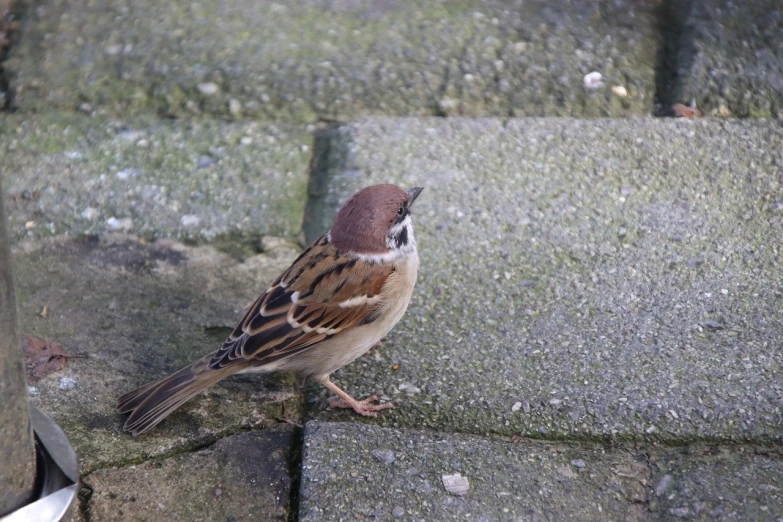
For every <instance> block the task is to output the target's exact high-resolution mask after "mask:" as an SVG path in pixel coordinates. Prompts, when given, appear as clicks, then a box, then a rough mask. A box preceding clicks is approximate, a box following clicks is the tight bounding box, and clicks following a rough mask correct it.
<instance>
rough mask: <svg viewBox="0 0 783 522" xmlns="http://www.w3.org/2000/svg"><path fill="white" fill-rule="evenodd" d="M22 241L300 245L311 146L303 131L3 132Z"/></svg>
mask: <svg viewBox="0 0 783 522" xmlns="http://www.w3.org/2000/svg"><path fill="white" fill-rule="evenodd" d="M2 124H3V125H2V129H3V130H2V134H0V156H1V157H2V158H3V169H4V171H3V172H4V175H5V179H6V182H5V185H6V187H5V188H6V192H7V197H8V200H7V201H8V203H7V208H8V213H9V219H10V228H11V233H12V235H13V236H15V237H17V238H19V237H27V236H42V235H54V234H62V233H69V234H78V233H102V232H106V231H113V230H114V231H116V230H123V231H126V232H132V233H137V234H141V235H143V236H145V237H147V238H155V237H183V238H190V239H200V238H206V239H210V238H214V237H215V236H216V235H221V234H229V235H236V236H255V237H257V236H260V235H267V234H269V235H274V236H286V237H289V238H293V237H296V236H297V235H298V233H299V230H300V226H301V223H302V212H303V209H304V204H305V195H306V186H307V178H308V175H307V162H308V161H309V158H310V155H311V151H310V146H311V144H312V137H311V136H310V134H309V133H308V132H307V131H306V129H305V128H304V127H303V126H291V125H269V124H265V125H261V124H257V123H252V122H251V123H248V122H245V123H225V122H217V121H156V120H149V119H137V120H122V121H116V120H105V119H101V118H88V117H86V116H83V115H79V114H76V113H70V114H66V113H61V114H46V115H43V116H38V117H30V116H23V117H22V116H13V117H7V118H6V119H5V121H3V122H2Z"/></svg>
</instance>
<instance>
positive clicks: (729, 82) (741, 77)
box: [672, 0, 783, 118]
mask: <svg viewBox="0 0 783 522" xmlns="http://www.w3.org/2000/svg"><path fill="white" fill-rule="evenodd" d="M673 5H675V6H678V8H677V9H675V12H676V16H677V17H679V18H680V21H681V22H684V23H683V26H682V30H681V34H680V35H679V47H678V50H677V52H676V53H675V54H674V59H675V60H676V72H677V76H676V77H675V78H672V81H673V83H674V84H675V86H676V87H675V92H676V97H677V99H676V100H672V101H678V102H680V103H685V104H690V103H695V105H696V106H697V107H698V108H699V109H700V110H701V111H702V112H704V113H705V114H707V115H711V116H724V117H726V116H733V117H741V118H783V38H781V34H783V5H782V4H781V3H780V1H779V0H746V1H744V2H733V1H731V0H693V1H691V2H682V3H677V2H674V3H673Z"/></svg>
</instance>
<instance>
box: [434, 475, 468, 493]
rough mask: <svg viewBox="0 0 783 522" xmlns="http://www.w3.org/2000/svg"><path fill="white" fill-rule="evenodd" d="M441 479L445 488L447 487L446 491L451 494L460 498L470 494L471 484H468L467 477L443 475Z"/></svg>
mask: <svg viewBox="0 0 783 522" xmlns="http://www.w3.org/2000/svg"><path fill="white" fill-rule="evenodd" d="M441 479H442V480H443V487H445V488H446V491H447V492H449V493H450V494H452V495H456V496H458V497H463V496H465V495H467V494H468V489H470V484H469V483H468V478H467V477H463V476H462V475H460V474H459V473H455V474H453V475H442V476H441Z"/></svg>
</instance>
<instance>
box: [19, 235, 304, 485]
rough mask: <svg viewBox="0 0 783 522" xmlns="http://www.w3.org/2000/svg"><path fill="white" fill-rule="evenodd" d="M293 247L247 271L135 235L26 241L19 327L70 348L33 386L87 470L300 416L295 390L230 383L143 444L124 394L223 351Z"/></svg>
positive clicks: (271, 383) (273, 383)
mask: <svg viewBox="0 0 783 522" xmlns="http://www.w3.org/2000/svg"><path fill="white" fill-rule="evenodd" d="M295 255H296V250H295V249H293V248H292V247H291V246H289V245H287V244H286V243H281V244H279V246H277V248H271V247H270V248H269V251H268V253H267V254H263V255H257V256H253V257H250V258H248V259H246V260H245V261H244V262H237V261H235V260H234V259H232V258H231V257H229V256H228V255H226V254H223V253H220V252H218V251H216V250H214V249H213V248H212V247H198V248H189V247H184V246H182V245H180V244H178V243H175V242H172V241H167V240H162V241H158V242H155V243H152V244H146V243H144V242H140V241H139V240H138V239H136V238H134V237H132V236H124V235H119V236H118V235H109V236H106V237H104V238H101V239H100V240H98V239H92V238H74V239H69V238H53V239H47V240H37V241H34V242H25V243H21V244H20V245H19V246H18V248H17V249H16V252H15V255H14V275H15V277H16V283H17V298H18V302H19V318H20V323H21V330H22V332H23V333H25V334H29V335H34V336H36V337H40V338H43V339H47V340H50V341H52V342H55V343H58V344H60V345H61V346H62V347H63V349H64V350H65V351H66V352H67V353H69V354H70V355H78V354H81V355H86V358H72V359H69V360H68V362H67V364H66V366H65V368H63V369H62V370H60V371H58V372H56V373H53V374H50V375H47V376H45V377H43V378H41V379H40V380H38V381H35V382H31V383H30V394H31V396H32V400H33V401H34V403H35V404H36V405H38V406H39V407H41V408H42V409H43V410H44V411H45V412H46V413H48V414H49V415H51V416H52V417H53V418H54V419H55V421H56V422H57V423H58V424H59V425H60V426H61V427H62V428H63V430H64V431H65V433H66V434H67V435H68V438H69V439H70V441H71V443H72V444H73V446H74V449H75V450H76V453H77V455H78V456H79V464H80V470H81V471H82V473H86V472H89V471H91V470H93V469H96V468H100V467H106V466H112V465H126V464H129V463H136V462H141V461H143V460H146V459H148V458H150V457H157V456H164V455H168V454H171V453H172V452H178V451H183V450H188V449H191V448H194V447H199V446H201V445H203V444H206V443H209V442H210V441H213V440H214V439H216V438H220V437H222V436H225V435H227V434H232V433H235V432H237V431H241V430H245V429H249V428H261V427H266V426H269V425H271V424H275V423H277V422H278V421H279V420H281V419H294V420H295V419H297V418H298V415H299V399H298V398H297V396H296V393H295V389H294V383H291V382H288V381H286V380H284V379H281V378H260V377H258V376H243V377H232V378H229V379H227V380H226V381H223V382H221V383H219V384H217V385H216V386H214V387H212V388H210V389H209V390H208V391H206V392H205V393H204V394H202V395H201V396H199V397H197V398H195V399H193V400H192V401H190V402H189V403H187V404H186V405H185V406H183V407H182V408H181V409H180V410H178V411H177V412H175V413H174V414H172V416H171V417H169V418H168V419H167V420H166V421H164V422H163V423H161V424H160V425H159V426H157V427H156V428H155V429H154V430H153V431H151V432H149V433H148V434H145V435H142V436H140V437H135V438H134V437H132V436H131V435H129V434H127V433H123V432H121V427H122V423H123V422H124V418H123V417H121V416H120V415H118V414H116V413H115V411H114V404H115V401H116V399H117V397H118V396H119V395H120V394H122V393H124V392H127V391H130V390H132V389H133V388H134V387H136V386H140V385H142V384H144V383H146V382H149V381H151V380H153V379H155V378H158V377H162V376H163V375H165V374H166V373H168V372H171V371H174V370H176V369H178V368H180V367H182V366H184V365H185V364H187V363H188V362H190V361H192V360H194V359H196V358H197V357H199V356H201V355H203V354H205V353H208V352H209V351H210V350H214V349H215V348H216V347H217V346H219V344H220V342H222V340H223V339H224V338H225V336H226V335H227V333H228V331H229V330H228V328H231V327H232V326H233V324H234V323H235V322H236V321H237V320H238V318H239V317H240V316H241V314H242V312H243V310H244V307H246V306H248V305H249V304H250V303H251V302H252V301H253V299H254V298H255V297H256V296H257V294H258V293H260V292H261V291H263V290H264V289H265V288H266V287H267V285H268V284H269V283H270V282H271V281H272V280H273V279H274V278H275V277H276V276H277V275H278V273H279V272H280V270H282V269H283V268H285V267H286V266H288V264H289V263H290V262H291V261H292V259H293V257H294V256H295Z"/></svg>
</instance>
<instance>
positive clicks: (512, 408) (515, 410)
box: [511, 402, 522, 412]
mask: <svg viewBox="0 0 783 522" xmlns="http://www.w3.org/2000/svg"><path fill="white" fill-rule="evenodd" d="M521 408H522V403H521V402H515V403H514V405H513V406H512V407H511V411H513V412H517V411H519V410H520V409H521Z"/></svg>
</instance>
